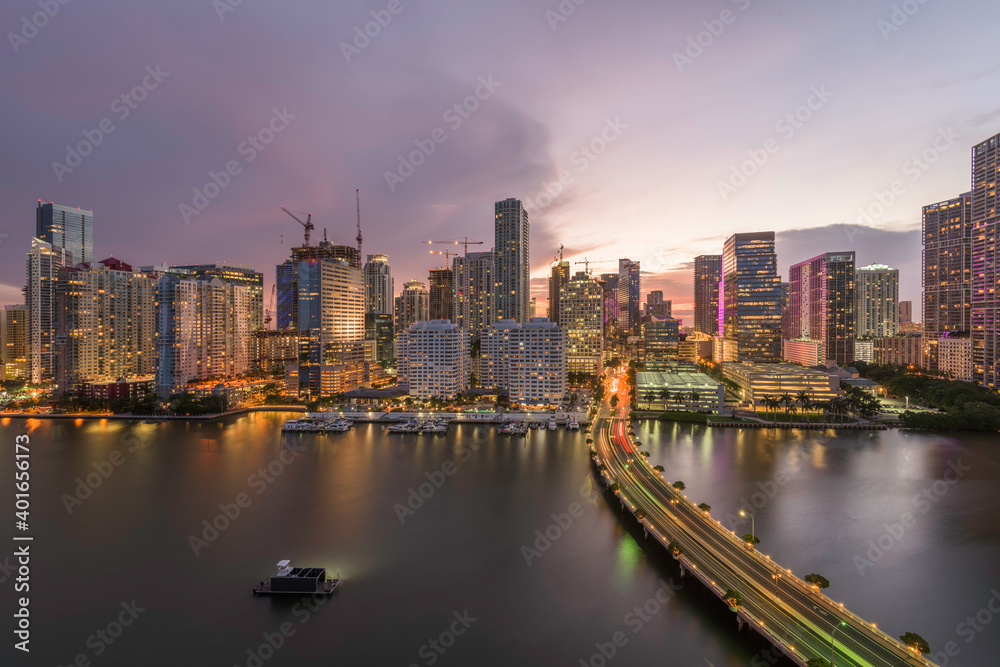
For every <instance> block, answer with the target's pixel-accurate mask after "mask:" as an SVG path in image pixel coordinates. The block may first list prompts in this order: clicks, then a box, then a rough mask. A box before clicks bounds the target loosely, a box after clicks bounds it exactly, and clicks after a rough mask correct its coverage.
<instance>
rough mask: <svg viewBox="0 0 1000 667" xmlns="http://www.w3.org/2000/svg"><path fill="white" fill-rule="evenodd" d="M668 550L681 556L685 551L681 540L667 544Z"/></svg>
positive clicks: (673, 554) (674, 554)
mask: <svg viewBox="0 0 1000 667" xmlns="http://www.w3.org/2000/svg"><path fill="white" fill-rule="evenodd" d="M667 551H669V552H670V554H671V555H672V556H680V555H681V554H683V553H684V547H682V546H681V545H680V543H679V542H671V543H670V544H668V545H667Z"/></svg>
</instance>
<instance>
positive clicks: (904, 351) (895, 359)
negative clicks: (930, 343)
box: [875, 334, 924, 368]
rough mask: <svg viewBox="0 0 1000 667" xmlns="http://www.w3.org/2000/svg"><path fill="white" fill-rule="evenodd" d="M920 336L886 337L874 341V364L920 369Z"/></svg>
mask: <svg viewBox="0 0 1000 667" xmlns="http://www.w3.org/2000/svg"><path fill="white" fill-rule="evenodd" d="M923 355H924V337H923V335H922V334H907V335H905V336H886V337H885V338H876V339H875V363H876V364H892V365H895V366H912V367H913V368H920V364H922V363H923V358H924V356H923Z"/></svg>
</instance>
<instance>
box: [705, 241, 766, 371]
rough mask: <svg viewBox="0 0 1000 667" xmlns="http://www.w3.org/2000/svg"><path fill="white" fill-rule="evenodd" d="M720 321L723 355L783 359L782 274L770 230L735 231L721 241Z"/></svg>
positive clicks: (755, 359) (749, 359)
mask: <svg viewBox="0 0 1000 667" xmlns="http://www.w3.org/2000/svg"><path fill="white" fill-rule="evenodd" d="M722 275H723V279H722V286H721V288H720V294H721V295H722V296H721V299H722V304H721V307H720V311H721V323H722V325H723V331H722V333H723V336H724V337H725V339H726V345H725V353H724V355H723V356H724V357H726V358H729V359H731V358H733V357H735V360H736V361H761V362H777V361H779V360H780V359H781V278H780V277H779V276H778V257H777V255H776V254H775V251H774V232H757V233H749V234H734V235H733V236H730V237H729V238H728V239H727V240H726V243H725V245H724V246H723V253H722Z"/></svg>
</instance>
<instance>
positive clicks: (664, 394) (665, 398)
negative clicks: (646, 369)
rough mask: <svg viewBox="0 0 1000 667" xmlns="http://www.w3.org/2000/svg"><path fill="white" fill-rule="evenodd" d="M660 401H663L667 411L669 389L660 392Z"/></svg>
mask: <svg viewBox="0 0 1000 667" xmlns="http://www.w3.org/2000/svg"><path fill="white" fill-rule="evenodd" d="M660 400H661V401H663V409H664V410H666V409H667V401H669V400H670V390H669V389H661V390H660Z"/></svg>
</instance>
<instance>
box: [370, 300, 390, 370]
mask: <svg viewBox="0 0 1000 667" xmlns="http://www.w3.org/2000/svg"><path fill="white" fill-rule="evenodd" d="M395 334H396V332H395V331H394V329H393V324H392V315H382V314H381V313H365V340H367V341H370V342H372V343H374V347H375V358H374V359H373V361H375V363H378V364H382V365H385V364H388V363H390V362H392V360H393V359H395V358H396V353H395V351H394V349H393V344H394V342H395V339H396V335H395Z"/></svg>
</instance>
